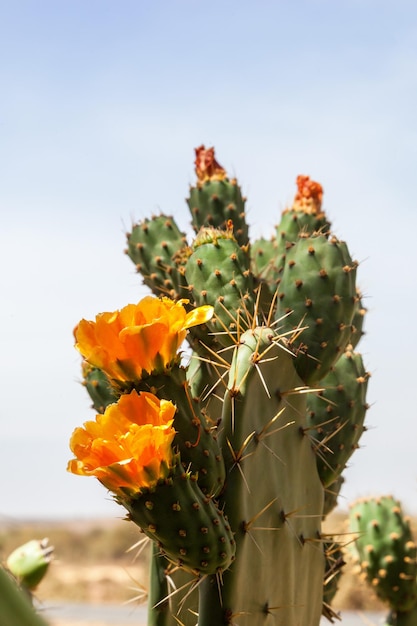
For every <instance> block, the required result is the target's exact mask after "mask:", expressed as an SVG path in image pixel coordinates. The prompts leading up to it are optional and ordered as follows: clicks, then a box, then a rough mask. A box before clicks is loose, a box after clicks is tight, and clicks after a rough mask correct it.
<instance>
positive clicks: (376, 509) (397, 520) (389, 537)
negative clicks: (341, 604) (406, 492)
mask: <svg viewBox="0 0 417 626" xmlns="http://www.w3.org/2000/svg"><path fill="white" fill-rule="evenodd" d="M349 524H350V530H351V532H352V533H355V535H356V537H357V538H356V541H355V544H354V548H355V551H356V552H357V556H358V561H359V565H360V567H361V570H362V572H363V574H364V576H365V578H366V580H367V581H368V582H369V583H370V584H371V585H372V588H373V589H374V591H375V593H376V594H377V595H378V596H379V597H380V598H381V600H383V601H384V602H387V603H388V604H389V606H390V608H391V610H392V611H395V612H399V613H407V612H409V611H414V615H416V605H417V583H416V576H417V549H416V544H415V542H414V539H413V536H412V533H411V529H410V523H409V520H408V519H407V518H406V517H404V515H403V512H402V509H401V505H400V503H399V502H398V501H397V500H395V499H394V498H392V497H391V496H382V497H380V498H369V499H362V500H358V501H357V502H356V503H354V504H353V505H352V507H351V509H350V512H349ZM393 623H398V626H402V624H403V623H407V622H406V620H399V621H398V622H393ZM410 623H411V622H410Z"/></svg>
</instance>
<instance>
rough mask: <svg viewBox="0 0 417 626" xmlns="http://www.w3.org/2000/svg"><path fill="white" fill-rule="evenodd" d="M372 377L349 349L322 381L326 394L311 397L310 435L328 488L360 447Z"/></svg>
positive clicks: (322, 479) (318, 464) (357, 356)
mask: <svg viewBox="0 0 417 626" xmlns="http://www.w3.org/2000/svg"><path fill="white" fill-rule="evenodd" d="M369 376H370V375H369V373H368V372H367V371H366V370H365V367H364V365H363V361H362V357H361V355H360V354H356V353H354V352H352V350H350V349H349V350H346V351H345V353H344V354H343V355H342V356H341V357H340V359H339V360H338V361H337V363H336V364H335V365H333V367H332V368H331V369H330V372H329V373H328V374H327V376H325V377H324V378H322V380H321V381H320V386H321V388H322V391H319V392H318V393H317V394H309V395H308V397H307V424H308V427H309V436H310V437H311V440H312V442H313V447H314V449H315V452H316V455H317V467H318V470H319V475H320V478H321V481H322V483H323V485H324V486H325V487H328V486H329V485H331V484H332V483H334V482H335V481H336V480H337V479H338V478H339V476H340V475H341V473H342V471H343V470H344V468H345V467H346V464H347V462H348V460H349V458H350V457H351V455H352V454H353V452H354V451H355V450H356V448H357V447H358V445H359V439H360V437H361V435H362V433H363V430H364V421H365V415H366V411H367V409H368V405H367V403H366V391H367V387H368V380H369Z"/></svg>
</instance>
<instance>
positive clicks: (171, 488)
mask: <svg viewBox="0 0 417 626" xmlns="http://www.w3.org/2000/svg"><path fill="white" fill-rule="evenodd" d="M117 499H118V501H119V502H120V504H123V506H124V507H125V508H126V509H127V510H128V511H129V517H130V519H131V520H132V521H134V522H135V523H136V524H137V525H138V526H139V527H140V528H141V529H142V531H143V532H144V533H145V534H146V535H147V536H148V537H150V538H151V539H152V540H153V541H155V542H156V543H157V545H158V547H159V548H160V551H161V553H162V554H163V555H166V556H167V557H168V559H170V560H172V561H173V563H174V564H175V565H177V566H181V567H184V568H185V569H187V570H188V571H191V572H192V573H195V574H216V573H217V572H219V571H221V570H224V569H226V568H228V567H229V566H230V565H231V563H232V561H233V559H234V555H235V548H236V546H235V540H234V538H233V533H232V531H231V528H230V525H229V523H228V521H227V519H226V518H225V516H224V514H223V512H222V511H221V510H220V509H219V508H218V507H217V506H216V503H215V502H214V500H212V499H210V498H207V497H206V496H205V495H204V494H203V493H202V492H201V490H200V489H199V487H198V485H197V480H196V477H193V476H192V475H190V474H189V473H185V472H184V471H183V470H182V468H181V464H180V463H177V464H176V469H175V470H174V472H173V473H172V474H171V475H170V476H169V477H168V478H167V479H165V480H164V481H161V482H160V483H158V484H157V485H156V486H155V488H154V489H152V490H150V491H149V492H148V493H143V494H141V495H139V496H138V497H136V498H127V499H126V498H123V497H119V498H117Z"/></svg>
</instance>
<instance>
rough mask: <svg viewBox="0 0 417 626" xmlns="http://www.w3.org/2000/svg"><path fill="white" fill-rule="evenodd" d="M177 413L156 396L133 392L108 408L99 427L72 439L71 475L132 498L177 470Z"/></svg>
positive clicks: (94, 424)
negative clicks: (90, 478) (174, 446)
mask: <svg viewBox="0 0 417 626" xmlns="http://www.w3.org/2000/svg"><path fill="white" fill-rule="evenodd" d="M175 411H176V408H175V406H174V405H173V404H172V402H170V401H169V400H159V399H158V398H157V397H156V396H154V395H153V394H152V393H148V392H145V391H143V392H141V393H140V394H138V393H137V392H136V391H132V392H131V393H130V394H125V395H122V396H120V398H119V400H118V402H117V403H115V404H110V405H109V406H108V407H107V409H106V411H105V412H104V414H103V415H97V416H96V420H95V422H92V421H91V422H86V423H85V424H84V427H83V428H76V429H75V430H74V432H73V434H72V437H71V441H70V448H71V450H72V452H73V453H74V455H75V457H76V458H75V459H72V460H71V461H69V463H68V467H67V469H68V471H69V472H72V473H73V474H78V475H81V476H95V477H96V478H98V479H99V481H100V482H101V483H102V484H103V485H104V486H105V487H107V489H109V490H110V491H112V492H113V493H115V494H116V495H119V496H123V495H126V494H129V495H130V496H133V495H135V494H137V493H139V492H140V491H142V490H143V489H151V488H152V487H153V486H154V485H155V484H156V483H157V482H158V480H160V479H161V478H166V476H167V475H168V474H169V471H170V469H171V467H172V466H173V463H174V461H173V459H174V454H173V450H172V446H171V444H172V440H173V439H174V436H175V430H174V428H173V427H172V423H173V419H174V414H175Z"/></svg>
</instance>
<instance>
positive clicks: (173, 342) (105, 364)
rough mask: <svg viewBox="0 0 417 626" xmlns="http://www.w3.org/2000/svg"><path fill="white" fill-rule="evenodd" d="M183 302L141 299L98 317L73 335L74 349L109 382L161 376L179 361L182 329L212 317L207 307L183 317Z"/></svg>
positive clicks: (199, 308) (78, 328)
mask: <svg viewBox="0 0 417 626" xmlns="http://www.w3.org/2000/svg"><path fill="white" fill-rule="evenodd" d="M187 302H188V301H187V300H180V301H179V302H174V301H173V300H170V299H169V298H155V297H153V296H146V297H145V298H143V300H141V301H140V302H139V303H138V304H128V305H127V306H125V307H124V308H123V309H121V310H120V311H116V312H114V313H100V314H99V315H97V316H96V319H95V321H94V322H91V321H87V320H84V319H83V320H81V322H80V323H79V324H78V326H77V327H76V328H75V330H74V334H75V339H76V344H75V345H76V348H77V350H78V351H79V352H80V353H81V354H82V355H83V357H84V358H85V359H86V360H87V361H88V362H89V363H91V365H94V366H95V367H98V368H99V369H101V370H103V371H104V372H105V373H106V374H107V375H108V376H109V377H110V378H112V379H114V380H118V381H122V382H124V381H131V382H134V381H135V380H140V379H141V378H142V377H143V373H148V374H150V373H151V372H154V373H161V372H164V371H166V370H167V369H169V368H170V367H171V366H172V365H173V363H175V362H178V360H179V357H178V355H177V351H178V349H179V347H180V345H181V344H182V342H183V341H184V339H185V335H186V333H187V329H188V328H191V327H192V326H197V325H198V324H203V323H204V322H207V321H208V320H209V319H210V318H211V317H212V315H213V307H211V306H201V307H198V308H195V309H193V310H192V311H190V312H189V313H187V311H186V310H185V308H184V306H183V305H184V304H185V303H187Z"/></svg>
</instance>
